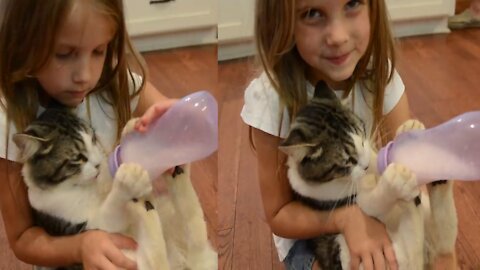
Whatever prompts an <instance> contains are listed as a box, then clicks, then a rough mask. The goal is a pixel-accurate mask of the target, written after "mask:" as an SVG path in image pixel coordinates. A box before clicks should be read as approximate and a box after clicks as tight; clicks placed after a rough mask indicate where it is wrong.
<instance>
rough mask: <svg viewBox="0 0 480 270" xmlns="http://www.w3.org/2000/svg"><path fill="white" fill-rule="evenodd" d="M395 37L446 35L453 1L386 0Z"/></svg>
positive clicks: (453, 5) (453, 8)
mask: <svg viewBox="0 0 480 270" xmlns="http://www.w3.org/2000/svg"><path fill="white" fill-rule="evenodd" d="M386 3H387V6H388V10H389V12H390V18H391V20H392V23H393V31H394V33H395V35H396V36H397V37H402V36H413V35H423V34H436V33H448V32H450V30H449V29H448V17H449V16H450V15H453V13H454V11H455V1H454V0H386Z"/></svg>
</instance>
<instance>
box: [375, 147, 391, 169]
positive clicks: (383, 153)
mask: <svg viewBox="0 0 480 270" xmlns="http://www.w3.org/2000/svg"><path fill="white" fill-rule="evenodd" d="M393 144H394V143H393V141H391V142H389V143H387V145H385V147H382V148H381V149H380V151H378V156H377V170H378V173H383V171H385V169H386V168H387V166H388V164H390V160H389V152H390V149H391V148H392V147H393Z"/></svg>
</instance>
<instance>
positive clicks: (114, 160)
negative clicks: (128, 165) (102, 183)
mask: <svg viewBox="0 0 480 270" xmlns="http://www.w3.org/2000/svg"><path fill="white" fill-rule="evenodd" d="M120 150H121V148H120V145H117V147H115V149H114V150H113V152H112V153H111V154H110V156H109V157H108V168H109V169H110V175H111V176H115V173H116V172H117V170H118V167H120V164H122V159H121V157H120Z"/></svg>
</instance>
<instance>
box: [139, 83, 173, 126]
mask: <svg viewBox="0 0 480 270" xmlns="http://www.w3.org/2000/svg"><path fill="white" fill-rule="evenodd" d="M176 101H177V100H176V99H169V98H167V97H165V96H164V95H163V94H162V93H160V91H158V90H157V89H156V88H155V86H153V85H152V84H151V83H150V82H148V81H147V83H146V85H145V88H144V89H143V90H142V91H141V92H140V98H139V100H138V105H137V108H136V109H135V111H134V112H133V116H134V117H140V121H139V122H138V123H137V125H136V126H135V128H136V129H137V130H139V131H145V130H146V126H148V124H149V123H150V122H152V121H153V120H154V119H155V118H157V117H158V116H160V115H162V114H163V113H164V112H166V111H167V110H168V108H170V106H172V104H173V103H175V102H176Z"/></svg>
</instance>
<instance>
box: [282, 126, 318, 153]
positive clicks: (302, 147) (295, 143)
mask: <svg viewBox="0 0 480 270" xmlns="http://www.w3.org/2000/svg"><path fill="white" fill-rule="evenodd" d="M311 147H312V145H311V144H308V143H305V138H304V136H303V134H302V133H301V131H300V130H297V129H294V130H292V131H291V132H290V133H289V134H288V137H287V138H286V139H285V141H283V142H282V143H281V144H280V146H279V147H278V149H280V151H282V152H283V153H285V154H287V155H289V156H292V157H294V158H295V159H297V160H301V159H303V158H304V157H305V156H306V155H307V154H308V151H309V150H310V148H311Z"/></svg>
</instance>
